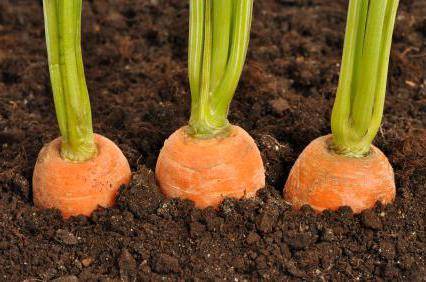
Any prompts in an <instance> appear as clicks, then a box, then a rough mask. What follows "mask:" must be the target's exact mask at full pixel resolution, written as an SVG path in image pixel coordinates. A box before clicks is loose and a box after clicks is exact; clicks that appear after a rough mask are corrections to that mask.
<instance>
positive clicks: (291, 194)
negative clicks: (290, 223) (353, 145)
mask: <svg viewBox="0 0 426 282" xmlns="http://www.w3.org/2000/svg"><path fill="white" fill-rule="evenodd" d="M331 139H332V135H327V136H322V137H320V138H317V139H315V140H314V141H312V142H311V143H310V144H309V145H308V147H306V148H305V150H304V151H303V152H302V154H301V155H300V156H299V158H298V160H297V161H296V163H295V164H294V166H293V168H292V170H291V171H290V175H289V177H288V179H287V183H286V184H285V188H284V198H285V199H286V200H287V201H289V202H291V203H292V205H293V206H294V207H295V208H297V209H298V208H300V207H301V206H303V205H310V206H311V207H312V208H313V209H314V210H316V211H318V212H320V211H323V210H325V209H330V210H336V209H338V208H339V207H341V206H349V207H351V208H352V210H353V211H354V212H355V213H359V212H361V211H362V210H364V209H368V208H371V207H373V206H374V204H375V203H376V202H377V201H379V202H381V203H383V204H387V203H390V202H392V201H393V199H394V198H395V182H394V173H393V169H392V167H391V165H390V163H389V161H388V159H387V158H386V156H385V155H384V154H383V153H382V152H381V151H380V150H379V149H378V148H376V147H374V146H371V150H370V154H369V155H368V156H366V157H362V158H353V157H347V156H343V155H338V154H336V153H334V152H332V151H330V150H329V146H330V143H331Z"/></svg>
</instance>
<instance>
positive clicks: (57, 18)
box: [43, 0, 96, 162]
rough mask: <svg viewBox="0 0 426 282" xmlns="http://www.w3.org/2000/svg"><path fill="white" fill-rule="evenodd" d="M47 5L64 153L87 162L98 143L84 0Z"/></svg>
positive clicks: (52, 72)
mask: <svg viewBox="0 0 426 282" xmlns="http://www.w3.org/2000/svg"><path fill="white" fill-rule="evenodd" d="M43 8H44V20H45V33H46V45H47V53H48V61H49V72H50V79H51V84H52V92H53V97H54V103H55V110H56V117H57V120H58V124H59V130H60V132H61V137H62V143H61V149H60V152H61V156H62V158H64V159H66V160H70V161H75V162H83V161H86V160H88V159H90V158H92V157H93V156H94V155H95V154H96V145H95V142H94V135H93V127H92V116H91V110H90V100H89V94H88V90H87V86H86V80H85V76H84V67H83V59H82V52H81V10H82V0H43Z"/></svg>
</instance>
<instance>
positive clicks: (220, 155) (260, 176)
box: [155, 126, 265, 208]
mask: <svg viewBox="0 0 426 282" xmlns="http://www.w3.org/2000/svg"><path fill="white" fill-rule="evenodd" d="M186 130H187V128H186V127H182V128H180V129H178V130H177V131H176V132H175V133H173V134H172V135H171V136H170V137H169V138H168V139H167V140H166V142H165V144H164V147H163V149H162V150H161V152H160V155H159V157H158V161H157V166H156V171H155V173H156V177H157V180H158V183H159V186H160V189H161V191H162V192H163V194H165V195H166V196H167V197H171V198H175V197H178V198H183V199H189V200H192V201H194V202H195V205H196V206H197V207H200V208H205V207H207V206H214V207H216V206H218V204H220V203H221V202H222V201H223V199H224V198H225V197H232V198H243V197H252V196H254V195H255V194H256V191H257V190H258V189H260V188H262V187H264V186H265V171H264V168H263V163H262V158H261V156H260V152H259V150H258V148H257V146H256V144H255V142H254V140H253V139H252V138H251V137H250V135H249V134H248V133H247V132H246V131H244V130H243V129H242V128H240V127H238V126H232V128H231V132H230V134H229V136H226V137H215V138H210V139H198V138H194V137H192V136H190V135H188V134H187V132H186Z"/></svg>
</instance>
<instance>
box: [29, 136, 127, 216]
mask: <svg viewBox="0 0 426 282" xmlns="http://www.w3.org/2000/svg"><path fill="white" fill-rule="evenodd" d="M95 144H96V145H97V149H98V150H97V155H96V156H94V157H93V158H91V159H89V160H87V161H85V162H71V161H68V160H64V159H63V158H62V157H61V155H60V145H61V138H57V139H55V140H53V141H52V142H50V143H49V144H47V145H46V146H44V147H43V149H42V150H41V151H40V154H39V156H38V159H37V163H36V165H35V168H34V174H33V197H34V204H35V205H36V206H38V207H42V208H57V209H59V210H60V211H61V212H62V214H63V216H64V217H65V218H67V217H69V216H72V215H86V216H89V215H90V214H91V213H92V211H93V210H95V209H96V208H97V207H98V206H102V207H110V206H112V205H113V204H114V200H115V196H116V194H117V191H118V189H119V188H120V186H121V185H124V184H128V183H129V181H130V178H131V172H130V167H129V164H128V162H127V159H126V158H125V157H124V155H123V153H122V152H121V151H120V149H119V148H118V147H117V145H115V144H114V143H113V142H112V141H111V140H109V139H107V138H105V137H103V136H101V135H98V134H95Z"/></svg>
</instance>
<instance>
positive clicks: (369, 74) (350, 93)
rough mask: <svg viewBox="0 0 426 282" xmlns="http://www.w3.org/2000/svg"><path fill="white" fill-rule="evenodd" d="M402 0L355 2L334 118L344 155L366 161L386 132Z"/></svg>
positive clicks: (335, 147)
mask: <svg viewBox="0 0 426 282" xmlns="http://www.w3.org/2000/svg"><path fill="white" fill-rule="evenodd" d="M398 2H399V1H398V0H351V1H350V3H349V11H348V20H347V24H346V33H345V42H344V47H343V58H342V65H341V70H340V78H339V84H338V88H337V95H336V100H335V102H334V106H333V112H332V117H331V129H332V133H333V143H332V145H331V148H332V149H333V150H334V151H335V152H336V153H338V154H342V155H346V156H351V157H363V156H366V155H367V154H368V153H369V151H370V147H371V143H372V141H373V139H374V137H375V136H376V134H377V131H378V130H379V128H380V124H381V120H382V116H383V107H384V101H385V94H386V82H387V74H388V65H389V54H390V48H391V41H392V33H393V29H394V23H395V17H396V12H397V7H398Z"/></svg>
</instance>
